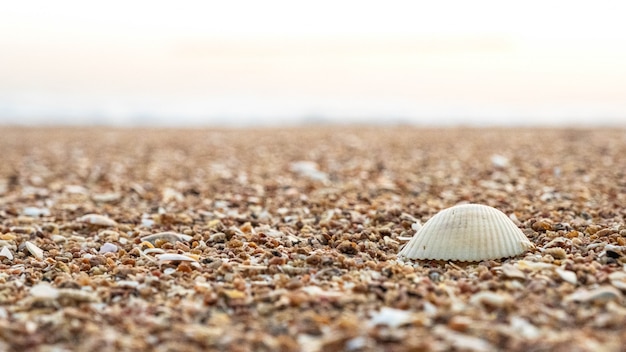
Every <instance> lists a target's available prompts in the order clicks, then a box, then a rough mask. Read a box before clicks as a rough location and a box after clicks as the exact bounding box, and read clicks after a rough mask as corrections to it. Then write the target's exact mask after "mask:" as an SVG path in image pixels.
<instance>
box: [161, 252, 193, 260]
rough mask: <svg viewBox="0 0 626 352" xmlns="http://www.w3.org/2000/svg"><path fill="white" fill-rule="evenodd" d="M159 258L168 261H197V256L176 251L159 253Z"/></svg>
mask: <svg viewBox="0 0 626 352" xmlns="http://www.w3.org/2000/svg"><path fill="white" fill-rule="evenodd" d="M157 258H158V259H159V261H160V262H166V261H176V262H197V261H198V260H197V259H196V258H193V257H190V256H187V255H184V254H176V253H165V254H158V255H157Z"/></svg>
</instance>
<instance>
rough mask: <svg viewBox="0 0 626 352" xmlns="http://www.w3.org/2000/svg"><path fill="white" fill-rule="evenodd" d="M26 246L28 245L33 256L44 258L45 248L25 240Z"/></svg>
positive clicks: (27, 247)
mask: <svg viewBox="0 0 626 352" xmlns="http://www.w3.org/2000/svg"><path fill="white" fill-rule="evenodd" d="M24 247H26V249H27V250H28V252H30V254H31V255H32V256H33V257H35V258H37V259H43V249H41V248H39V247H37V246H36V245H35V244H34V243H32V242H30V241H26V242H24Z"/></svg>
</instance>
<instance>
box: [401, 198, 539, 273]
mask: <svg viewBox="0 0 626 352" xmlns="http://www.w3.org/2000/svg"><path fill="white" fill-rule="evenodd" d="M532 247H533V245H532V243H531V242H530V241H529V240H528V238H526V236H525V235H524V233H523V232H522V231H521V230H520V229H519V228H518V227H517V226H515V224H514V223H513V221H511V219H509V217H507V216H506V215H505V214H504V213H503V212H501V211H499V210H498V209H495V208H492V207H489V206H486V205H480V204H462V205H457V206H454V207H451V208H448V209H444V210H442V211H440V212H439V213H437V214H435V216H433V217H432V218H431V219H430V220H428V221H427V222H426V223H425V224H424V226H422V227H421V228H420V229H419V230H418V231H417V233H416V234H415V236H413V238H412V239H411V240H410V241H409V243H407V244H406V246H404V248H402V250H401V251H400V253H398V256H400V257H406V258H409V259H433V260H458V261H470V262H472V261H481V260H487V259H498V258H504V257H512V256H516V255H519V254H521V253H523V252H525V251H526V250H528V249H529V248H532Z"/></svg>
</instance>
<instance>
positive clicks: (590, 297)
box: [563, 285, 624, 303]
mask: <svg viewBox="0 0 626 352" xmlns="http://www.w3.org/2000/svg"><path fill="white" fill-rule="evenodd" d="M623 297H624V296H623V295H622V293H621V292H620V291H619V290H618V289H616V288H615V287H613V286H607V285H605V286H600V287H598V288H595V289H593V290H591V291H589V290H586V289H580V290H578V291H575V292H574V293H572V294H570V295H568V296H566V297H565V299H564V300H563V301H564V302H566V303H567V302H583V303H588V302H596V303H605V302H608V301H612V300H621V299H622V298H623Z"/></svg>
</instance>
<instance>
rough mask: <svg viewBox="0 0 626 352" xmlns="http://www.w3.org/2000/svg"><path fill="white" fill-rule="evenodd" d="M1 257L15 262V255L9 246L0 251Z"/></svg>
mask: <svg viewBox="0 0 626 352" xmlns="http://www.w3.org/2000/svg"><path fill="white" fill-rule="evenodd" d="M0 257H5V258H7V259H8V260H13V254H12V253H11V250H9V248H8V247H7V246H4V247H2V250H0Z"/></svg>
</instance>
